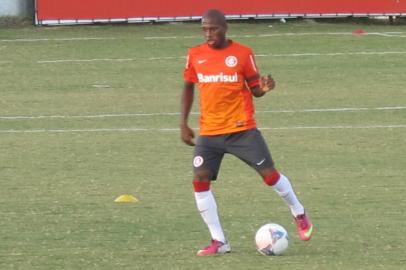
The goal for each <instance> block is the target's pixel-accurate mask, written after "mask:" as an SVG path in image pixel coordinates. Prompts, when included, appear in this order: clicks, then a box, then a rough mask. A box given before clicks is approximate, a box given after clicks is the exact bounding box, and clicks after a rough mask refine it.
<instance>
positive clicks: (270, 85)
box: [260, 74, 276, 92]
mask: <svg viewBox="0 0 406 270" xmlns="http://www.w3.org/2000/svg"><path fill="white" fill-rule="evenodd" d="M275 86H276V83H275V80H274V79H273V78H272V76H271V74H268V75H266V76H262V77H261V79H260V88H261V90H262V91H264V92H269V91H271V90H272V89H274V88H275Z"/></svg>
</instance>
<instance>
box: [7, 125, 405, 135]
mask: <svg viewBox="0 0 406 270" xmlns="http://www.w3.org/2000/svg"><path fill="white" fill-rule="evenodd" d="M393 128H406V125H370V126H351V125H338V126H294V127H260V128H258V129H259V130H306V129H312V130H313V129H393ZM194 129H195V130H198V128H194ZM144 131H147V132H156V131H158V132H168V131H179V128H95V129H31V130H16V129H9V130H0V134H1V133H2V134H5V133H80V132H144Z"/></svg>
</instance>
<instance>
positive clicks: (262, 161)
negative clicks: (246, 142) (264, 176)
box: [257, 158, 266, 166]
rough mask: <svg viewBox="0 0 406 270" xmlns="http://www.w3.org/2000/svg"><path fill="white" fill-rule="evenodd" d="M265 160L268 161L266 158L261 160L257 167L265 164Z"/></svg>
mask: <svg viewBox="0 0 406 270" xmlns="http://www.w3.org/2000/svg"><path fill="white" fill-rule="evenodd" d="M265 160H266V159H265V158H264V159H263V160H261V161H260V162H258V163H257V165H258V166H260V165H261V164H262V163H264V162H265Z"/></svg>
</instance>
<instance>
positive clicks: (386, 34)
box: [144, 32, 406, 40]
mask: <svg viewBox="0 0 406 270" xmlns="http://www.w3.org/2000/svg"><path fill="white" fill-rule="evenodd" d="M403 34H404V32H365V33H364V34H362V35H365V36H368V35H371V36H383V37H406V36H404V35H403ZM353 35H354V34H353V33H352V32H307V33H306V32H305V33H270V34H259V35H228V37H230V38H258V37H260V38H266V37H283V36H286V37H302V36H353ZM191 38H201V36H198V35H193V36H150V37H144V39H146V40H153V39H191Z"/></svg>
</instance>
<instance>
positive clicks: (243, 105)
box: [180, 9, 313, 256]
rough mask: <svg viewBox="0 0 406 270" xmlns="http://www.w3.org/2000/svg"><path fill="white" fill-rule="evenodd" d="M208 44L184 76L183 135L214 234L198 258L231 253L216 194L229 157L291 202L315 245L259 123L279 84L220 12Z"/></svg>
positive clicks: (210, 24)
mask: <svg viewBox="0 0 406 270" xmlns="http://www.w3.org/2000/svg"><path fill="white" fill-rule="evenodd" d="M201 26H202V30H203V34H204V38H205V40H206V42H205V43H203V44H200V45H198V46H196V47H194V48H191V49H189V51H188V54H187V60H186V66H185V70H184V88H183V93H182V98H181V117H180V131H181V139H182V141H183V142H184V143H186V144H188V145H191V146H194V145H195V148H194V158H193V171H194V178H193V186H194V191H195V199H196V204H197V208H198V210H199V212H200V215H201V216H202V218H203V221H204V222H205V223H206V224H207V226H208V229H209V231H210V234H211V239H212V240H211V243H210V244H209V246H207V247H206V248H204V249H202V250H199V251H198V252H197V255H198V256H207V255H212V254H221V253H227V252H230V251H231V247H230V245H229V243H228V241H227V239H226V237H225V236H224V232H223V229H222V227H221V224H220V220H219V216H218V212H217V204H216V201H215V198H214V196H213V193H212V191H211V189H210V183H211V181H213V180H216V178H217V174H218V171H219V168H220V163H221V161H222V159H223V156H224V154H226V153H229V154H232V155H235V156H236V157H238V158H239V159H241V160H242V161H244V162H245V163H247V164H248V165H249V166H251V167H252V168H254V169H255V170H256V171H257V172H258V173H259V175H260V176H261V177H262V179H263V181H264V182H265V184H266V185H268V186H272V187H273V189H274V190H275V191H276V193H277V194H279V196H280V197H281V198H282V199H283V200H284V201H285V202H286V204H287V205H288V206H289V208H290V211H291V213H292V215H293V217H294V220H295V222H296V226H297V231H298V233H299V237H300V239H301V240H304V241H307V240H309V239H310V237H311V235H312V231H313V225H312V223H311V221H310V219H309V218H308V216H306V213H305V209H304V207H303V205H302V204H301V203H300V202H299V200H298V199H297V197H296V194H295V192H294V191H293V189H292V186H291V183H290V181H289V179H288V178H287V177H286V176H284V175H283V174H281V173H280V172H279V171H278V170H277V169H276V168H275V166H274V162H273V159H272V156H271V154H270V152H269V150H268V147H267V145H266V143H265V141H264V139H263V137H262V135H261V133H260V131H259V130H258V129H257V128H256V122H255V119H254V105H253V98H252V96H255V97H262V96H263V95H265V94H266V93H267V92H268V91H270V90H272V89H273V88H274V87H275V81H274V80H273V78H272V77H271V76H270V75H268V76H262V77H261V76H260V73H259V71H258V67H257V65H256V63H255V58H254V55H253V52H252V50H251V49H250V48H248V47H246V46H244V45H241V44H239V43H237V42H235V41H233V40H230V39H227V38H226V31H227V22H226V19H225V16H224V14H223V13H222V12H221V11H219V10H214V9H213V10H209V11H207V12H206V13H205V14H204V15H203V17H202V22H201ZM195 84H197V85H198V87H199V90H200V134H199V137H198V138H197V140H196V144H195V142H194V137H195V135H194V131H193V130H192V129H191V128H190V127H189V125H188V117H189V114H190V110H191V107H192V104H193V100H194V85H195Z"/></svg>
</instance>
